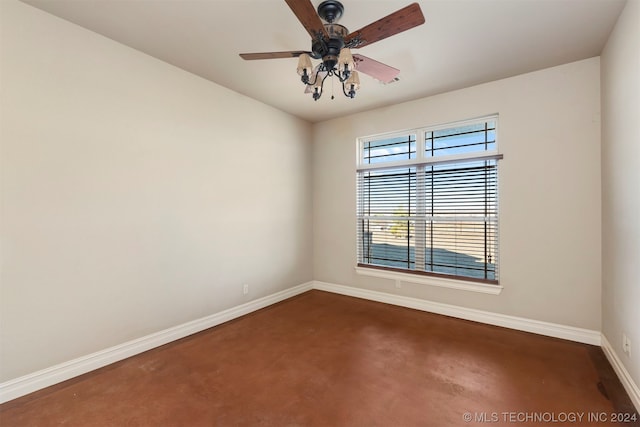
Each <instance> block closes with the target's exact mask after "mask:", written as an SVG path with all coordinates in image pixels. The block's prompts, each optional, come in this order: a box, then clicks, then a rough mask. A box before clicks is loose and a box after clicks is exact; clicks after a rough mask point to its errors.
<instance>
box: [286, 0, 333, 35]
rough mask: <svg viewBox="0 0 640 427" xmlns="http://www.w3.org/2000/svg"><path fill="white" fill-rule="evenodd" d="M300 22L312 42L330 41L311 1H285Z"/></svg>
mask: <svg viewBox="0 0 640 427" xmlns="http://www.w3.org/2000/svg"><path fill="white" fill-rule="evenodd" d="M285 1H286V2H287V4H288V5H289V7H290V8H291V10H292V11H293V13H294V14H295V15H296V17H297V18H298V21H300V23H301V24H302V26H304V28H305V29H306V30H307V32H308V33H309V35H310V36H311V39H312V40H314V41H315V40H318V38H320V39H328V38H329V34H327V30H325V28H324V25H323V24H322V21H321V20H320V17H319V16H318V13H317V12H316V9H315V8H314V7H313V3H311V0H285Z"/></svg>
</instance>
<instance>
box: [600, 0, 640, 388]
mask: <svg viewBox="0 0 640 427" xmlns="http://www.w3.org/2000/svg"><path fill="white" fill-rule="evenodd" d="M601 60H602V331H603V334H604V335H605V337H606V338H607V340H608V341H609V342H610V343H611V345H612V347H613V348H614V350H615V352H616V354H617V355H618V357H619V358H620V360H621V361H622V363H623V364H624V365H625V367H626V369H627V371H629V373H630V374H631V377H632V378H633V380H634V382H635V383H636V384H640V125H639V121H640V1H638V0H630V1H629V2H628V3H627V5H626V6H625V9H624V10H623V12H622V14H621V15H620V18H618V23H617V24H616V27H615V29H614V31H613V33H612V34H611V36H610V38H609V41H608V42H607V45H606V47H605V49H604V51H603V53H602V58H601ZM622 333H625V334H627V336H629V338H631V343H632V349H631V357H629V356H628V355H626V354H624V352H623V351H622Z"/></svg>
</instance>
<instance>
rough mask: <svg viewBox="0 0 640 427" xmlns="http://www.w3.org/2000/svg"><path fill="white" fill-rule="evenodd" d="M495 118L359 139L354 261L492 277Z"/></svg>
mask: <svg viewBox="0 0 640 427" xmlns="http://www.w3.org/2000/svg"><path fill="white" fill-rule="evenodd" d="M496 125H497V117H488V118H483V119H481V120H476V121H473V122H464V123H458V124H453V125H449V126H445V127H439V128H423V129H417V130H413V131H409V132H404V133H401V134H393V135H388V136H384V137H378V138H362V139H361V140H360V141H359V147H360V158H359V167H358V171H357V180H358V186H357V191H358V196H357V197H358V211H357V222H358V223H357V226H358V265H359V266H362V267H372V268H383V269H390V270H399V271H403V272H407V270H408V272H412V273H421V274H429V275H443V276H445V277H448V278H462V279H464V280H478V281H482V282H488V283H498V160H499V159H501V158H502V156H501V155H499V154H498V153H497V146H496V133H497V132H496Z"/></svg>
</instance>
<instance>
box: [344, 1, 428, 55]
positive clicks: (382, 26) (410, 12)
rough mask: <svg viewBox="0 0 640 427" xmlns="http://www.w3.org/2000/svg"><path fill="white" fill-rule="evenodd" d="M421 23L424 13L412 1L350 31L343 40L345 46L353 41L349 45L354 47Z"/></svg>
mask: <svg viewBox="0 0 640 427" xmlns="http://www.w3.org/2000/svg"><path fill="white" fill-rule="evenodd" d="M422 24H424V15H423V14H422V10H421V9H420V5H419V4H418V3H412V4H410V5H409V6H407V7H403V8H402V9H400V10H398V11H396V12H393V13H392V14H391V15H387V16H385V17H384V18H382V19H378V20H377V21H376V22H373V23H371V24H369V25H367V26H366V27H363V28H361V29H359V30H357V31H354V32H352V33H351V34H349V35H348V36H347V37H346V38H345V40H344V42H345V44H346V45H347V46H348V45H349V43H353V46H351V47H352V48H354V49H356V48H359V47H363V46H366V45H370V44H371V43H375V42H377V41H380V40H383V39H386V38H387V37H391V36H393V35H395V34H398V33H401V32H403V31H407V30H409V29H411V28H413V27H417V26H418V25H422Z"/></svg>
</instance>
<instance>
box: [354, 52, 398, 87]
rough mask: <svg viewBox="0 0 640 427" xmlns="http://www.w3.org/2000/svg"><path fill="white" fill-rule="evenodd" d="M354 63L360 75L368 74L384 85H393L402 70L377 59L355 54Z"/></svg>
mask: <svg viewBox="0 0 640 427" xmlns="http://www.w3.org/2000/svg"><path fill="white" fill-rule="evenodd" d="M353 61H354V62H355V63H356V70H357V71H358V72H359V73H364V74H367V75H369V76H371V77H373V78H374V79H376V80H379V81H381V82H382V83H391V82H392V81H394V80H395V79H396V78H397V77H398V74H400V70H398V69H397V68H393V67H391V66H389V65H386V64H383V63H382V62H378V61H376V60H375V59H371V58H367V57H366V56H364V55H360V54H354V55H353Z"/></svg>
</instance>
